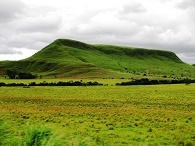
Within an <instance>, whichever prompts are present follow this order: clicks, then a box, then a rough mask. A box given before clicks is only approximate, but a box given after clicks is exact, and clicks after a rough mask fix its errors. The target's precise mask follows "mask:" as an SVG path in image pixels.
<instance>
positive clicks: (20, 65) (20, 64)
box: [0, 39, 195, 78]
mask: <svg viewBox="0 0 195 146" xmlns="http://www.w3.org/2000/svg"><path fill="white" fill-rule="evenodd" d="M6 69H15V70H20V71H23V72H32V73H36V74H38V75H43V76H57V77H71V78H131V77H142V76H148V77H162V76H163V77H185V76H191V77H192V76H193V72H194V70H195V69H194V67H193V66H191V65H188V64H186V63H184V62H182V61H181V60H180V59H179V58H178V57H177V55H176V54H175V53H173V52H170V51H162V50H151V49H143V48H135V47H125V46H113V45H92V44H86V43H83V42H80V41H76V40H69V39H57V40H55V41H54V42H53V43H51V44H49V45H48V46H46V47H45V48H43V49H42V50H41V51H39V52H37V53H36V54H34V55H33V56H31V57H29V58H27V59H23V60H20V61H2V62H0V73H1V74H4V73H5V71H6Z"/></svg>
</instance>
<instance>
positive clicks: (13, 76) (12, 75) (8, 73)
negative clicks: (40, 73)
mask: <svg viewBox="0 0 195 146" xmlns="http://www.w3.org/2000/svg"><path fill="white" fill-rule="evenodd" d="M6 74H7V75H8V77H9V78H10V79H15V78H16V75H17V72H16V71H14V70H11V69H7V72H6Z"/></svg>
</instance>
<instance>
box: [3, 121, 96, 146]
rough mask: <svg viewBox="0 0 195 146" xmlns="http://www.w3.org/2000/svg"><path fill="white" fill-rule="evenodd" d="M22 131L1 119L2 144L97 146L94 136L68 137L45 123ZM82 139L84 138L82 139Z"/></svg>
mask: <svg viewBox="0 0 195 146" xmlns="http://www.w3.org/2000/svg"><path fill="white" fill-rule="evenodd" d="M24 129H25V130H24V131H23V132H22V134H21V133H19V132H16V133H17V134H14V130H13V129H12V128H11V127H10V126H9V124H8V123H5V122H4V121H3V120H0V146H95V145H97V144H96V143H95V141H94V140H93V139H92V138H83V139H82V138H80V137H75V136H74V137H66V134H65V133H62V134H60V133H58V132H53V130H52V129H51V128H48V127H47V126H44V125H38V126H37V125H36V126H32V125H27V126H25V128H24ZM81 139H82V140H81Z"/></svg>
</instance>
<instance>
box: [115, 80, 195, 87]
mask: <svg viewBox="0 0 195 146" xmlns="http://www.w3.org/2000/svg"><path fill="white" fill-rule="evenodd" d="M182 83H185V84H186V85H189V84H190V83H195V80H191V79H188V78H186V79H180V80H149V79H148V78H143V79H136V80H133V81H128V82H122V83H116V85H117V86H126V85H158V84H182Z"/></svg>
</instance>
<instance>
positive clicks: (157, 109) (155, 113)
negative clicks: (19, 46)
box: [0, 79, 195, 146]
mask: <svg viewBox="0 0 195 146" xmlns="http://www.w3.org/2000/svg"><path fill="white" fill-rule="evenodd" d="M2 80H3V79H2ZM53 80H54V79H53ZM14 81H17V80H14ZM102 81H103V79H102ZM20 82H21V80H20ZM25 82H27V81H25ZM48 82H49V81H48ZM98 82H100V81H98ZM114 82H118V81H112V80H111V81H110V83H109V86H95V87H91V86H90V87H30V88H23V87H0V132H1V135H0V140H1V142H0V144H2V145H30V144H29V143H30V142H32V141H31V139H32V137H33V134H32V133H34V134H35V135H36V134H37V135H39V136H38V138H40V137H41V136H42V137H44V136H45V138H44V140H43V141H42V143H41V144H40V143H39V145H47V146H50V145H70V146H72V145H73V146H87V145H89V146H93V145H94V146H96V145H101V146H103V145H104V146H122V145H124V146H127V145H129V146H131V145H132V146H135V145H138V146H139V145H140V146H145V145H146V146H147V145H152V146H153V145H155V146H156V145H171V146H175V145H178V146H179V145H182V146H183V145H185V146H193V145H194V144H195V84H190V85H185V84H180V85H156V86H123V87H122V86H110V85H111V84H114ZM44 128H45V129H44ZM40 131H42V132H40ZM40 133H41V136H40ZM29 135H30V136H29ZM48 135H51V136H48Z"/></svg>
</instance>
